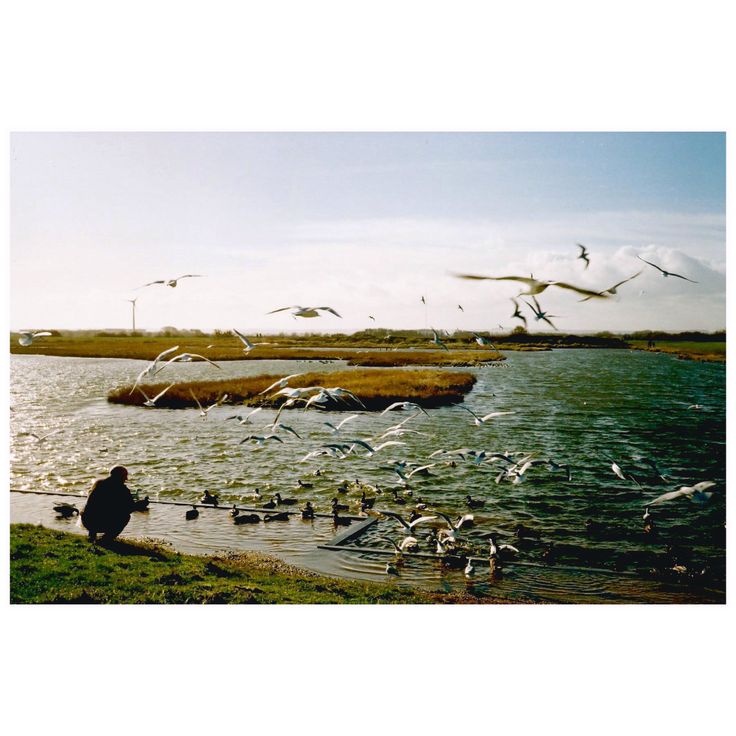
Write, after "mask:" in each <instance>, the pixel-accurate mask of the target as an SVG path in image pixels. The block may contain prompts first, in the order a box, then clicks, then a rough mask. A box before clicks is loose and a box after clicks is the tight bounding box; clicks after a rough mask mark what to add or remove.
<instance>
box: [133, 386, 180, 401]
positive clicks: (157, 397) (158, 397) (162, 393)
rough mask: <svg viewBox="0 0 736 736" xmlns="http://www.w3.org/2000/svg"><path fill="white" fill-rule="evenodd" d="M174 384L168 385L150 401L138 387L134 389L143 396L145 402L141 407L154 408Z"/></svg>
mask: <svg viewBox="0 0 736 736" xmlns="http://www.w3.org/2000/svg"><path fill="white" fill-rule="evenodd" d="M173 385H174V384H173V383H171V384H169V385H168V386H167V387H166V388H165V389H164V390H163V391H161V393H158V394H156V395H155V396H154V397H153V398H152V399H149V398H148V396H147V395H146V392H145V391H144V390H143V389H142V388H141V387H140V386H137V387H136V388H137V389H138V391H139V392H140V393H141V394H143V398H144V399H145V401H144V402H143V406H156V402H157V401H158V400H159V399H160V398H161V397H162V396H163V395H164V394H165V393H166V392H167V391H168V390H169V389H170V388H171V387H172V386H173Z"/></svg>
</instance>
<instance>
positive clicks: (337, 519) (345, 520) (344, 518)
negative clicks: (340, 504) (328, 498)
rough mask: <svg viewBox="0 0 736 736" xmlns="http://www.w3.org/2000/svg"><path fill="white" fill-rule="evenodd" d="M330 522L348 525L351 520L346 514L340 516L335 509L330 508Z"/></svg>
mask: <svg viewBox="0 0 736 736" xmlns="http://www.w3.org/2000/svg"><path fill="white" fill-rule="evenodd" d="M332 522H333V524H334V525H335V526H350V524H352V523H353V520H352V519H351V518H349V517H347V516H340V515H339V514H338V513H337V509H333V510H332Z"/></svg>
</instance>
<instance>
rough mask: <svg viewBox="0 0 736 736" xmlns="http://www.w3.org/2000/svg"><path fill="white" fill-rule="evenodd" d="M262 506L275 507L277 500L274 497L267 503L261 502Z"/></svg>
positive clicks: (266, 507) (265, 507)
mask: <svg viewBox="0 0 736 736" xmlns="http://www.w3.org/2000/svg"><path fill="white" fill-rule="evenodd" d="M261 507H262V508H264V509H275V508H276V501H275V500H274V499H273V498H272V499H271V500H270V501H266V503H263V504H261Z"/></svg>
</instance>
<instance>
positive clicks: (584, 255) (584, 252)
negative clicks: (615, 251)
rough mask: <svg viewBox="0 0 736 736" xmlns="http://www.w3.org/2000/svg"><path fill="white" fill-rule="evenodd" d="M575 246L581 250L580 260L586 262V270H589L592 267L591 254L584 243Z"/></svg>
mask: <svg viewBox="0 0 736 736" xmlns="http://www.w3.org/2000/svg"><path fill="white" fill-rule="evenodd" d="M575 245H577V246H578V248H580V253H579V254H578V258H579V259H580V260H582V261H585V270H586V271H587V270H588V266H589V265H590V258H588V256H589V255H590V253H588V250H587V248H586V247H585V246H584V245H583V244H582V243H576V244H575Z"/></svg>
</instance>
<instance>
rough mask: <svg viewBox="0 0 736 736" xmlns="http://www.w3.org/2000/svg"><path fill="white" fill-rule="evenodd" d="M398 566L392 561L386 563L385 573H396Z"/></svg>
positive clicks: (397, 572)
mask: <svg viewBox="0 0 736 736" xmlns="http://www.w3.org/2000/svg"><path fill="white" fill-rule="evenodd" d="M398 574H399V568H398V567H396V565H394V563H393V562H387V563H386V575H398Z"/></svg>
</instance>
